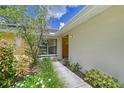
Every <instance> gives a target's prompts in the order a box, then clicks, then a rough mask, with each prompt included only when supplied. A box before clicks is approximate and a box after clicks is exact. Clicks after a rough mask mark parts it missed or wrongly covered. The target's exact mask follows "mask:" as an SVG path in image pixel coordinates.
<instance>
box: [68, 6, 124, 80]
mask: <svg viewBox="0 0 124 93" xmlns="http://www.w3.org/2000/svg"><path fill="white" fill-rule="evenodd" d="M70 31H71V32H69V35H71V37H70V38H69V59H70V61H71V62H79V63H80V64H81V66H82V67H83V69H82V71H84V70H88V69H92V68H95V69H98V70H100V71H103V72H104V73H106V74H108V75H112V76H114V77H115V78H117V79H119V80H120V81H123V82H124V6H112V7H111V8H109V9H107V10H105V11H104V12H102V13H101V14H99V15H97V16H95V17H93V18H91V19H90V20H89V21H87V22H85V23H84V24H81V25H79V26H77V27H76V28H73V29H72V30H70Z"/></svg>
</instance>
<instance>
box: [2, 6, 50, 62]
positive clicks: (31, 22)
mask: <svg viewBox="0 0 124 93" xmlns="http://www.w3.org/2000/svg"><path fill="white" fill-rule="evenodd" d="M31 7H32V11H34V12H35V13H36V16H32V15H31V14H32V11H30V10H29V6H1V7H0V14H1V16H3V17H4V18H6V19H8V18H9V19H10V20H12V21H14V23H16V28H17V29H18V30H17V31H18V35H20V36H21V37H22V38H23V39H24V40H25V41H26V43H27V44H28V45H29V49H28V50H29V51H28V53H30V55H31V57H32V58H33V60H34V62H36V61H38V60H37V56H38V52H39V46H40V45H41V44H42V40H43V39H44V37H43V34H44V33H46V32H47V24H48V20H47V19H46V14H47V8H46V6H31ZM0 26H2V27H3V23H2V24H0ZM0 28H1V27H0Z"/></svg>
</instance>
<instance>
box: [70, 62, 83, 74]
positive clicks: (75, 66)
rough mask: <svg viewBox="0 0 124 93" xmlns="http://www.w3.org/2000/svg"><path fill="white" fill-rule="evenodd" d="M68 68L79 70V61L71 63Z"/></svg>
mask: <svg viewBox="0 0 124 93" xmlns="http://www.w3.org/2000/svg"><path fill="white" fill-rule="evenodd" d="M70 69H71V70H72V71H73V72H75V71H79V70H80V69H81V66H80V64H79V63H72V64H71V65H70Z"/></svg>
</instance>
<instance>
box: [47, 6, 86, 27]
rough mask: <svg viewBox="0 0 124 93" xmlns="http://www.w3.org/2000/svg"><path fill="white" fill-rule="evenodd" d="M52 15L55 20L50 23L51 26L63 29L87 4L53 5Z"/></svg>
mask: <svg viewBox="0 0 124 93" xmlns="http://www.w3.org/2000/svg"><path fill="white" fill-rule="evenodd" d="M51 7H52V8H51V10H50V11H49V12H50V16H51V17H53V20H52V21H51V22H50V23H49V27H50V28H55V29H61V28H62V27H63V26H64V25H65V24H66V23H67V22H68V21H69V20H71V19H72V18H73V17H74V16H75V15H76V14H77V13H79V11H80V10H81V9H83V8H84V7H85V6H83V5H80V6H62V5H58V6H51Z"/></svg>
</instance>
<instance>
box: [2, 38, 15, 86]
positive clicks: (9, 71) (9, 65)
mask: <svg viewBox="0 0 124 93" xmlns="http://www.w3.org/2000/svg"><path fill="white" fill-rule="evenodd" d="M15 63H16V60H15V58H14V56H13V46H12V44H9V43H8V42H7V41H6V40H1V41H0V87H10V86H11V85H12V80H13V78H14V76H15V73H16V69H15Z"/></svg>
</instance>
